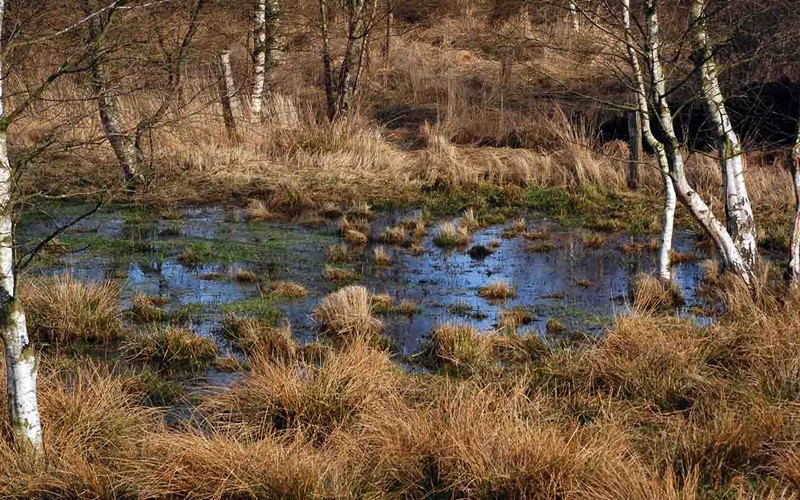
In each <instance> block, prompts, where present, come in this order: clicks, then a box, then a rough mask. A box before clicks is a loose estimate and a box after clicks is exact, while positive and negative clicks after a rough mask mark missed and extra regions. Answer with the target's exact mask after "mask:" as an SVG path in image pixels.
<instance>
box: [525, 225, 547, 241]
mask: <svg viewBox="0 0 800 500" xmlns="http://www.w3.org/2000/svg"><path fill="white" fill-rule="evenodd" d="M522 237H523V238H525V239H526V240H534V241H535V240H546V239H547V238H549V237H550V231H548V230H547V229H544V228H542V229H528V230H527V231H525V232H523V233H522Z"/></svg>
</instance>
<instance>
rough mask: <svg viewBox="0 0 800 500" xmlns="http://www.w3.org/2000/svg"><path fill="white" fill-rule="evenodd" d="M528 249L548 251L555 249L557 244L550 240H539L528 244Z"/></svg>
mask: <svg viewBox="0 0 800 500" xmlns="http://www.w3.org/2000/svg"><path fill="white" fill-rule="evenodd" d="M526 248H527V250H528V251H529V252H532V253H547V252H551V251H553V250H555V249H556V248H557V247H556V244H555V243H553V242H552V241H549V240H544V241H537V242H536V243H531V244H530V245H528V246H527V247H526Z"/></svg>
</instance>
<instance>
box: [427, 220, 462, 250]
mask: <svg viewBox="0 0 800 500" xmlns="http://www.w3.org/2000/svg"><path fill="white" fill-rule="evenodd" d="M470 239H471V238H470V235H469V232H468V231H467V230H466V229H464V228H463V227H461V226H455V225H454V224H453V223H452V222H445V223H442V224H440V225H439V226H438V227H437V228H436V235H435V236H434V238H433V242H434V243H435V244H436V246H438V247H441V248H453V247H464V246H467V245H468V244H469V241H470Z"/></svg>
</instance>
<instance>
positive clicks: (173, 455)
mask: <svg viewBox="0 0 800 500" xmlns="http://www.w3.org/2000/svg"><path fill="white" fill-rule="evenodd" d="M723 279H724V278H723ZM719 290H720V293H721V294H722V295H724V296H725V300H726V304H728V312H727V313H726V314H724V315H723V316H722V317H721V318H720V320H719V322H718V323H716V324H714V325H712V326H706V327H698V326H695V325H694V324H692V322H691V321H690V320H686V319H680V318H678V317H675V316H673V315H671V313H668V312H667V313H661V312H658V310H657V309H654V308H642V309H640V310H639V311H638V312H634V313H632V314H631V315H630V316H625V317H620V318H619V319H618V320H617V322H616V324H615V325H614V326H613V327H611V328H610V329H609V330H608V332H607V333H606V335H605V337H604V338H602V339H600V340H597V341H593V342H587V343H583V344H578V345H570V346H566V345H565V346H560V345H549V346H548V345H547V344H546V343H545V342H543V341H533V340H530V341H528V340H525V339H526V337H524V336H522V337H520V336H517V334H516V332H514V331H513V329H511V330H508V331H506V330H500V331H497V332H479V331H477V330H475V329H473V328H471V327H470V326H468V325H446V326H443V327H441V328H439V329H437V331H436V332H435V333H434V336H433V339H432V341H431V342H432V344H431V347H430V349H429V353H430V354H431V356H430V357H427V358H426V363H427V364H426V366H429V367H431V368H432V370H433V371H431V372H428V373H412V372H408V371H404V370H403V369H401V368H400V366H399V365H397V364H396V363H395V362H393V360H392V355H391V354H390V353H389V352H388V351H386V350H384V349H383V348H381V347H379V345H380V343H375V342H373V341H372V340H371V337H372V336H375V335H380V329H379V328H378V325H379V323H378V322H377V321H376V320H375V319H374V318H373V317H372V313H371V310H372V307H374V305H373V304H372V302H373V301H374V300H377V299H378V296H371V295H370V294H369V293H368V292H367V291H366V290H364V289H362V288H359V287H351V288H346V289H344V290H342V291H341V292H337V293H335V294H333V295H331V296H329V297H327V298H326V299H325V300H323V305H322V306H321V308H320V310H318V312H317V319H318V321H319V322H320V327H321V328H322V330H323V331H325V332H328V333H330V334H333V335H335V336H346V337H347V338H349V340H348V341H347V342H341V343H338V344H336V345H335V346H334V347H333V348H329V349H327V350H325V351H320V352H319V353H318V354H319V355H318V356H305V355H300V356H297V355H293V354H292V353H296V352H297V353H299V352H300V351H301V350H303V348H301V346H297V345H294V341H293V340H291V338H290V337H288V336H284V337H282V340H281V342H282V344H283V345H284V346H285V347H283V348H282V351H281V352H288V353H290V354H289V355H275V350H274V345H275V344H274V342H273V343H263V342H253V343H252V345H251V346H250V348H248V349H247V351H246V352H247V363H246V365H247V367H248V371H247V372H246V373H245V374H243V375H242V377H241V378H240V379H238V380H237V381H236V382H234V383H233V385H232V386H230V387H228V388H221V389H216V390H211V391H208V392H207V393H206V394H205V395H204V396H202V400H201V401H200V402H199V406H198V407H197V409H196V415H195V418H193V419H191V420H187V421H184V422H183V423H181V424H179V425H177V426H175V425H173V426H171V427H167V426H166V424H165V422H166V420H165V415H166V413H164V412H163V410H157V409H153V408H150V407H147V406H143V401H144V399H143V395H142V394H141V393H140V392H139V391H140V390H141V384H140V383H139V382H137V379H135V378H132V376H131V375H129V374H128V372H127V371H125V370H120V369H118V368H115V367H113V366H109V365H108V363H107V362H106V361H100V360H92V359H89V358H75V357H69V356H67V355H64V354H61V355H59V354H56V353H53V352H50V351H45V352H43V353H42V358H43V363H42V368H41V373H40V380H41V385H40V401H41V408H42V414H43V419H44V423H45V441H46V443H47V450H46V453H45V456H44V457H43V458H42V459H41V460H40V461H38V462H34V461H31V459H30V457H26V456H24V455H21V454H20V453H19V452H18V451H15V450H14V449H13V448H11V447H9V446H8V445H7V444H5V442H3V443H0V455H2V457H3V460H2V465H1V466H0V496H2V497H8V498H17V497H31V496H33V497H64V496H67V497H82V498H101V497H110V496H114V497H122V498H165V497H168V498H233V497H239V498H241V497H246V498H430V497H431V496H441V497H447V498H451V497H457V498H487V499H488V498H543V499H551V498H575V499H590V498H608V499H612V498H634V499H636V498H642V499H645V498H663V499H695V498H795V497H796V495H795V493H794V491H795V490H794V488H796V487H798V486H800V468H798V464H799V463H800V460H798V457H797V452H796V449H797V446H798V444H799V443H800V413H799V412H798V401H800V382H798V380H800V361H799V360H800V358H798V355H797V353H798V352H800V349H799V348H800V345H798V340H797V339H798V338H800V314H799V313H798V310H800V309H799V308H798V307H797V305H798V300H800V299H798V298H797V297H796V296H794V295H789V296H788V298H785V299H782V300H777V299H776V297H775V296H774V295H772V296H768V295H767V294H768V293H769V292H768V291H767V290H765V291H764V292H763V295H764V297H762V298H759V299H758V300H754V299H752V298H751V296H750V295H749V294H748V293H747V292H746V291H744V290H742V289H739V288H737V287H736V286H734V285H719ZM337 315H340V316H341V317H338V318H337V317H336V316H337ZM237 325H238V328H239V329H240V330H241V329H242V328H245V327H244V326H242V324H241V322H240V323H237ZM248 328H250V327H249V326H248ZM237 331H238V330H237ZM242 331H244V330H242ZM76 340H78V339H76ZM286 346H288V347H286ZM440 368H441V370H440ZM454 368H455V369H454ZM3 418H5V417H3Z"/></svg>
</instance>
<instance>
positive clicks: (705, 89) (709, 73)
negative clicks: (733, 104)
mask: <svg viewBox="0 0 800 500" xmlns="http://www.w3.org/2000/svg"><path fill="white" fill-rule="evenodd" d="M691 21H692V24H693V27H694V43H695V58H696V64H697V65H698V67H699V73H700V88H701V98H702V100H703V103H704V104H705V107H706V112H707V115H708V119H709V121H710V122H711V125H712V126H713V131H714V136H715V141H716V145H717V151H718V154H719V160H720V164H721V167H722V195H723V197H724V199H725V216H726V217H725V218H726V221H727V229H728V232H729V233H730V235H731V237H732V238H733V241H734V244H735V245H736V248H737V250H738V251H739V253H740V254H741V257H742V259H743V260H744V262H745V263H746V265H747V266H749V267H750V268H754V267H755V265H756V261H757V259H758V240H757V237H756V224H755V218H754V217H753V208H752V205H751V203H750V197H749V195H748V193H747V184H746V182H745V165H744V154H743V151H742V146H741V143H740V141H739V137H738V135H737V134H736V132H735V131H734V129H733V125H732V123H731V119H730V116H729V115H728V112H727V109H726V106H725V99H724V98H723V95H722V90H721V87H720V83H719V74H718V70H717V65H716V63H715V61H714V52H713V49H712V47H711V45H710V43H709V38H708V27H707V22H706V2H705V0H693V1H692V7H691Z"/></svg>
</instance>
